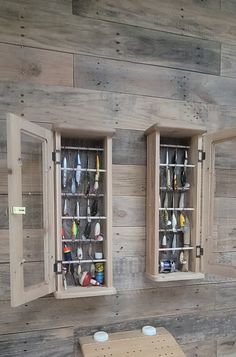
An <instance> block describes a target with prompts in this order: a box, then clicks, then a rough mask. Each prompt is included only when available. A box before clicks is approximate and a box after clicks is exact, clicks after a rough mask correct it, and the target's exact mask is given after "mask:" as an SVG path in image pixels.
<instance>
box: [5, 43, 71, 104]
mask: <svg viewBox="0 0 236 357" xmlns="http://www.w3.org/2000/svg"><path fill="white" fill-rule="evenodd" d="M0 51H1V57H0V76H1V80H6V81H23V82H33V83H41V84H46V85H61V86H70V87H73V55H72V54H69V53H61V52H54V51H48V50H40V49H36V48H28V47H21V46H14V45H9V44H3V43H0ZM21 100H24V99H21Z"/></svg>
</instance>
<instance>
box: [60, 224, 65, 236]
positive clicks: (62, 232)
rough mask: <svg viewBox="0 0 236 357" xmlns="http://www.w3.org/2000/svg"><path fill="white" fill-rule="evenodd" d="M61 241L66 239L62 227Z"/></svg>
mask: <svg viewBox="0 0 236 357" xmlns="http://www.w3.org/2000/svg"><path fill="white" fill-rule="evenodd" d="M61 239H65V230H64V228H63V227H61Z"/></svg>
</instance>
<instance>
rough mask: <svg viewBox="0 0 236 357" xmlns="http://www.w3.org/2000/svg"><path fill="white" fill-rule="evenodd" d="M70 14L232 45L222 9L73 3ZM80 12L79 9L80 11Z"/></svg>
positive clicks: (104, 0) (105, 0) (229, 20)
mask: <svg viewBox="0 0 236 357" xmlns="http://www.w3.org/2000/svg"><path fill="white" fill-rule="evenodd" d="M74 2H75V3H77V6H76V8H74V13H75V12H76V13H79V14H83V15H86V16H89V17H92V18H98V19H103V20H109V21H114V22H120V23H125V24H132V25H134V26H136V25H137V24H139V26H142V27H145V28H152V29H156V30H164V31H167V32H172V33H179V34H182V35H188V36H194V37H200V38H205V39H212V40H218V41H225V42H228V43H235V31H236V30H235V26H234V22H235V20H234V15H233V14H231V13H229V12H224V11H223V8H221V11H220V10H217V9H210V8H209V9H208V10H207V11H206V9H205V8H204V7H200V6H193V5H192V4H191V3H189V2H185V3H184V2H182V4H180V2H179V1H177V2H174V1H171V2H170V1H165V2H163V1H161V0H158V1H154V0H148V1H145V3H144V2H141V1H135V2H133V1H131V0H122V1H119V2H116V4H115V6H114V3H113V2H112V0H100V1H98V2H97V1H95V0H89V1H84V0H77V2H76V1H75V0H74ZM81 8H82V9H81Z"/></svg>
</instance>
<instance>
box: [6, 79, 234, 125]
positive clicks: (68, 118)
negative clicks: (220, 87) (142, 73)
mask: <svg viewBox="0 0 236 357" xmlns="http://www.w3.org/2000/svg"><path fill="white" fill-rule="evenodd" d="M22 98H23V100H24V103H21V100H22ZM9 111H11V112H13V113H15V114H18V115H20V116H22V117H24V118H26V119H28V120H30V121H36V122H39V123H61V124H67V123H69V124H71V125H73V124H74V125H78V123H79V125H81V126H92V127H94V125H95V126H96V125H98V123H99V126H100V127H105V128H122V129H135V130H145V129H147V128H148V127H149V126H150V125H151V124H154V123H156V121H157V119H160V118H162V119H168V118H169V119H173V120H178V119H179V120H183V121H186V122H188V121H191V122H194V123H199V124H203V123H207V117H208V106H207V105H206V104H203V103H192V102H185V101H178V100H171V99H161V98H153V97H147V96H138V95H127V94H121V93H109V92H101V91H98V90H96V91H94V90H86V89H72V88H65V87H58V86H53V87H51V86H42V85H32V84H26V83H24V84H23V83H22V84H17V83H14V82H4V81H2V82H0V118H1V119H4V118H5V117H6V114H5V113H6V112H9ZM235 113H236V111H235ZM229 117H230V119H231V116H229ZM213 119H214V121H213V124H215V121H216V120H217V116H215V115H214V118H213ZM220 123H221V124H222V120H221V121H220ZM224 124H225V125H227V117H226V119H225V120H224Z"/></svg>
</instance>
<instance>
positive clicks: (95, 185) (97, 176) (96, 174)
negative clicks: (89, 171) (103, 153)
mask: <svg viewBox="0 0 236 357" xmlns="http://www.w3.org/2000/svg"><path fill="white" fill-rule="evenodd" d="M99 169H100V159H99V155H98V153H97V155H96V173H95V179H94V187H93V188H94V191H97V190H98V181H99V176H100V172H99Z"/></svg>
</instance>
